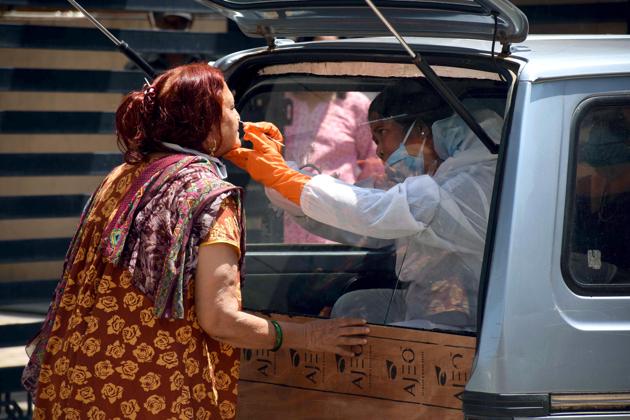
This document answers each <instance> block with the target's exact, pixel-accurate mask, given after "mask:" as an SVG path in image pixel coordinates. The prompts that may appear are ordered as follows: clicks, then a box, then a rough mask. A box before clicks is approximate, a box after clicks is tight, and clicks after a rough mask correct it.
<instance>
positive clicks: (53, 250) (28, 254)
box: [0, 238, 72, 263]
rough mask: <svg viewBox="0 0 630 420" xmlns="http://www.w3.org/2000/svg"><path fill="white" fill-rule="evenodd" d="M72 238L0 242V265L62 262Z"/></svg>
mask: <svg viewBox="0 0 630 420" xmlns="http://www.w3.org/2000/svg"><path fill="white" fill-rule="evenodd" d="M71 239H72V238H51V239H21V240H12V241H0V263H18V262H34V261H58V260H63V259H64V257H65V255H66V251H67V249H68V246H69V245H70V241H71Z"/></svg>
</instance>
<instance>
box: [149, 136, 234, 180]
mask: <svg viewBox="0 0 630 420" xmlns="http://www.w3.org/2000/svg"><path fill="white" fill-rule="evenodd" d="M161 143H162V145H164V146H165V147H166V148H167V149H171V150H173V151H175V152H182V153H186V154H189V155H196V156H200V157H202V158H205V159H208V160H209V161H210V162H212V163H214V167H215V168H216V170H217V174H218V175H219V177H221V179H225V178H227V169H226V168H225V165H224V164H223V162H221V161H220V160H219V159H217V158H215V157H214V156H210V155H207V154H205V153H203V152H200V151H199V150H194V149H189V148H187V147H182V146H180V145H179V144H175V143H168V142H165V141H163V142H161Z"/></svg>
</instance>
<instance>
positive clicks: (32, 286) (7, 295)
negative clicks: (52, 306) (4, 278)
mask: <svg viewBox="0 0 630 420" xmlns="http://www.w3.org/2000/svg"><path fill="white" fill-rule="evenodd" d="M58 282H59V280H58V279H50V280H19V281H11V282H2V283H0V305H16V304H20V303H25V302H42V301H45V302H50V301H51V297H52V295H53V293H54V292H55V287H56V286H57V283H58Z"/></svg>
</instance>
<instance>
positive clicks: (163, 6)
mask: <svg viewBox="0 0 630 420" xmlns="http://www.w3.org/2000/svg"><path fill="white" fill-rule="evenodd" d="M80 3H81V6H83V7H84V8H85V9H86V10H88V11H91V10H94V9H98V10H116V11H120V10H126V11H139V12H144V11H147V12H149V11H155V12H169V11H170V12H173V11H175V12H189V13H200V14H217V13H216V12H215V11H213V10H212V9H209V8H208V7H206V6H202V5H201V4H199V3H197V2H195V1H193V0H177V1H176V2H174V1H173V0H81V2H80ZM0 5H7V6H16V7H29V8H38V7H41V8H45V9H52V8H54V9H55V10H66V9H70V10H74V9H73V7H72V6H71V5H70V3H68V2H67V1H66V0H0Z"/></svg>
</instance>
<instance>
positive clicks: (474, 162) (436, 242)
mask: <svg viewBox="0 0 630 420" xmlns="http://www.w3.org/2000/svg"><path fill="white" fill-rule="evenodd" d="M473 115H474V116H475V119H476V120H477V121H478V122H479V123H480V125H481V127H482V128H483V129H484V130H485V131H486V132H487V133H488V135H489V136H490V137H491V138H493V139H494V140H495V141H496V142H498V141H499V139H500V135H501V129H502V125H503V120H502V119H501V117H499V116H498V115H497V114H496V113H495V112H493V111H490V110H487V109H482V110H478V111H475V112H473ZM432 135H433V141H434V147H435V149H436V152H437V154H438V156H439V157H440V158H441V159H442V160H443V162H442V163H441V165H440V166H439V167H438V169H437V171H436V173H435V174H434V175H433V176H429V175H419V176H413V177H409V178H407V179H405V181H404V182H402V183H399V184H397V185H395V186H394V187H392V188H390V189H388V190H378V189H372V188H361V187H358V186H354V185H349V184H347V183H344V182H342V181H339V180H337V179H335V178H333V177H330V176H327V175H317V176H314V177H312V178H310V179H309V178H302V179H301V181H300V182H301V192H300V193H299V199H296V195H295V193H293V196H290V194H286V193H284V191H283V190H284V189H285V188H284V187H282V186H281V187H280V188H276V187H275V186H274V185H271V183H269V182H267V183H266V185H267V186H268V187H271V188H272V189H273V190H274V191H275V192H274V191H270V190H268V191H269V193H268V196H269V197H270V199H271V200H272V202H273V203H274V204H275V205H277V206H278V207H281V208H283V209H284V210H286V211H288V212H289V213H290V214H291V215H293V216H294V217H295V218H296V220H297V221H298V222H299V223H300V224H302V225H303V226H304V227H306V228H307V229H309V230H312V231H313V232H314V233H316V234H318V235H320V236H324V237H327V238H329V239H332V240H335V241H338V242H342V243H346V244H353V245H358V246H364V247H375V248H376V247H382V246H386V245H387V244H391V243H394V244H395V248H396V274H397V275H398V278H399V280H400V282H401V283H402V286H403V287H402V289H403V290H399V291H397V292H396V295H395V296H394V299H393V300H392V308H390V309H389V311H387V312H388V316H387V322H390V323H391V322H401V321H409V320H417V319H425V318H427V317H428V316H430V315H432V314H434V313H437V312H439V311H440V308H439V307H435V306H436V304H435V303H431V305H433V306H434V307H427V303H429V302H435V300H434V299H432V296H435V295H436V294H440V293H442V292H443V290H441V289H443V285H444V283H445V282H449V281H457V282H459V284H461V285H463V288H464V293H465V294H466V296H464V297H459V298H460V299H459V301H460V302H461V304H460V306H461V307H460V308H457V309H458V310H459V311H461V312H464V313H466V314H467V315H468V321H467V324H468V325H459V327H464V328H465V327H467V326H468V327H474V322H475V314H476V301H477V291H478V285H479V276H480V272H481V263H482V258H483V249H484V242H485V234H486V226H487V222H488V213H489V206H490V200H491V194H492V185H493V182H494V174H495V168H496V155H492V154H491V153H490V152H489V151H488V150H487V149H486V148H485V146H484V145H483V144H482V143H481V142H480V141H479V140H478V139H477V137H476V136H475V135H474V134H473V133H472V131H470V129H469V128H468V127H467V125H466V124H465V123H464V122H463V121H462V120H461V119H460V118H459V117H458V116H451V117H449V118H446V119H443V120H440V121H437V122H435V123H434V124H433V126H432ZM302 176H303V175H302ZM296 177H297V175H296ZM254 178H255V179H256V177H254ZM285 181H286V176H285ZM263 183H264V182H263ZM284 197H289V200H287V199H285V198H284ZM298 203H299V206H298V205H297V204H298ZM354 293H358V294H359V295H356V296H354V297H348V296H347V295H344V296H342V297H341V299H340V301H339V302H338V304H341V305H343V304H344V302H343V301H344V300H349V299H350V298H353V300H354V301H355V303H356V301H357V300H360V299H361V298H364V299H365V302H364V307H365V308H367V310H368V313H363V314H361V315H363V316H367V318H368V320H369V321H371V322H384V321H385V320H384V319H380V320H379V319H374V316H376V317H378V316H380V315H381V314H382V313H384V310H383V308H384V306H387V305H388V303H389V298H388V297H387V293H389V294H390V295H391V293H392V291H391V290H389V291H387V293H383V292H382V291H380V292H377V293H378V295H374V294H373V293H371V292H370V291H369V290H368V291H357V292H354ZM360 293H363V295H360ZM447 293H448V292H447ZM357 298H358V299H357ZM447 298H449V297H448V296H447ZM456 300H457V299H456ZM346 303H347V302H346ZM350 303H351V304H352V302H350ZM336 306H338V305H336ZM437 306H439V304H438V305H437ZM370 308H372V309H370ZM371 310H375V312H374V314H373V315H374V316H371V314H370V313H369V312H370V311H371ZM335 312H337V315H356V314H357V313H353V314H350V313H344V308H341V309H340V310H337V308H334V309H333V315H335ZM376 314H378V315H376ZM370 318H372V319H370Z"/></svg>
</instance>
